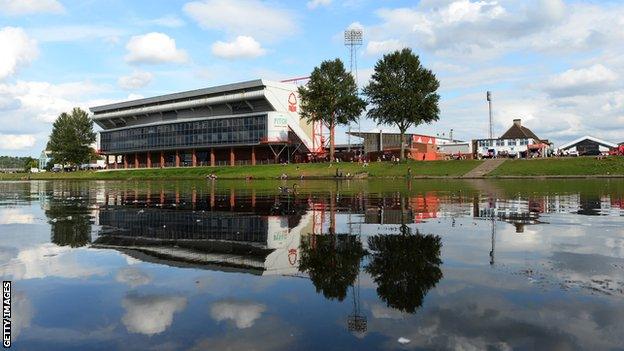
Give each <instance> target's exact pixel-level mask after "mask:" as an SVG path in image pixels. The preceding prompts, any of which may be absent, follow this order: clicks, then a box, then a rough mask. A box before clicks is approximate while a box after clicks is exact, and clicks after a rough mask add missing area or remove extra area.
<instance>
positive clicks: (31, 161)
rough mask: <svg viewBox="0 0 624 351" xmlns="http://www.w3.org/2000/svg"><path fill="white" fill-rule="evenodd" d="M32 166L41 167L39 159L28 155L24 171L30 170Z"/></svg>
mask: <svg viewBox="0 0 624 351" xmlns="http://www.w3.org/2000/svg"><path fill="white" fill-rule="evenodd" d="M31 168H39V160H37V159H35V158H32V157H26V159H25V160H24V171H25V172H30V169H31Z"/></svg>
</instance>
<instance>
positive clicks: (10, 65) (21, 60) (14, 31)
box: [0, 27, 39, 80]
mask: <svg viewBox="0 0 624 351" xmlns="http://www.w3.org/2000/svg"><path fill="white" fill-rule="evenodd" d="M0 48H2V54H1V55H0V80H3V79H5V78H7V77H9V76H12V75H13V74H15V72H16V71H17V69H18V68H19V67H20V66H24V65H27V64H29V63H30V62H31V61H33V60H34V59H35V58H37V56H38V54H39V51H38V49H37V42H36V41H35V40H34V39H31V38H29V37H28V35H26V33H25V32H24V30H23V29H21V28H16V27H4V28H2V29H0Z"/></svg>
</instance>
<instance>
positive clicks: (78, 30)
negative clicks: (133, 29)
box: [31, 24, 126, 44]
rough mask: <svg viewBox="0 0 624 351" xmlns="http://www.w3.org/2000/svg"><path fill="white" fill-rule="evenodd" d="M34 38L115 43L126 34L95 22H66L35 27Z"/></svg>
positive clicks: (122, 30)
mask: <svg viewBox="0 0 624 351" xmlns="http://www.w3.org/2000/svg"><path fill="white" fill-rule="evenodd" d="M31 33H32V35H33V37H34V38H36V39H37V40H38V41H40V42H71V41H92V40H94V39H100V40H103V41H104V42H107V43H113V44H116V43H117V42H119V38H120V37H122V36H124V35H126V30H125V29H121V28H117V27H110V26H104V25H97V24H93V25H90V24H68V25H58V26H49V27H36V28H33V29H32V30H31Z"/></svg>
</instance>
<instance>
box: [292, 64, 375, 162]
mask: <svg viewBox="0 0 624 351" xmlns="http://www.w3.org/2000/svg"><path fill="white" fill-rule="evenodd" d="M299 96H301V116H302V117H304V118H306V119H307V120H308V122H309V123H310V122H313V121H314V122H323V123H325V124H326V125H327V126H328V127H329V133H330V136H329V137H330V148H329V159H330V160H331V161H334V150H335V137H334V136H335V128H336V126H337V125H345V124H348V123H349V122H352V121H355V120H357V118H358V117H359V116H360V114H361V113H362V111H364V108H366V102H365V101H364V100H363V99H361V98H360V97H359V96H358V94H357V85H356V83H355V80H354V79H353V76H352V75H351V74H350V73H348V72H347V71H346V70H345V67H344V65H343V63H342V61H341V60H340V59H335V60H333V61H323V62H321V65H320V67H315V68H314V70H313V71H312V74H311V75H310V80H309V81H308V83H307V84H306V85H305V86H302V87H299Z"/></svg>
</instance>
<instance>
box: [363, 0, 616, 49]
mask: <svg viewBox="0 0 624 351" xmlns="http://www.w3.org/2000/svg"><path fill="white" fill-rule="evenodd" d="M623 14H624V9H623V8H621V7H616V6H609V5H607V6H603V7H601V6H598V5H595V4H583V3H574V4H570V5H566V4H564V3H563V2H562V1H560V0H535V1H531V2H526V3H525V2H513V1H469V0H457V1H444V2H436V3H435V4H433V2H426V3H421V4H419V5H418V6H414V7H404V8H393V9H389V8H383V9H380V10H378V11H377V16H378V17H379V18H380V19H381V23H379V24H378V25H374V26H371V27H369V30H368V32H369V33H368V34H369V35H370V39H371V40H374V41H383V40H389V39H397V40H400V41H402V42H405V43H406V44H409V45H410V46H413V47H418V48H419V49H421V50H427V51H430V52H433V53H436V54H438V55H444V56H451V57H458V58H459V57H462V58H464V59H467V58H473V59H479V58H491V57H497V56H500V55H502V54H504V53H506V52H508V51H509V50H521V51H526V50H527V49H534V50H538V51H542V52H553V53H554V52H559V51H566V52H570V51H579V52H581V51H585V50H588V49H591V48H597V47H606V46H609V45H610V44H609V43H615V42H617V41H618V40H621V39H623V38H624V32H622V31H621V30H618V29H616V28H620V27H621V25H622V24H624V20H623V19H622V15H623Z"/></svg>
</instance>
